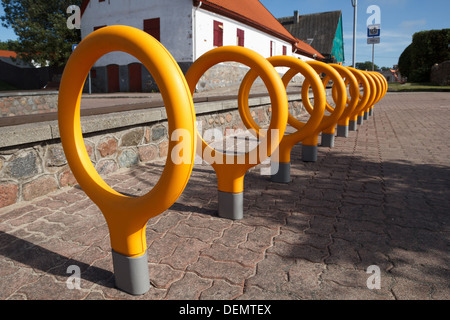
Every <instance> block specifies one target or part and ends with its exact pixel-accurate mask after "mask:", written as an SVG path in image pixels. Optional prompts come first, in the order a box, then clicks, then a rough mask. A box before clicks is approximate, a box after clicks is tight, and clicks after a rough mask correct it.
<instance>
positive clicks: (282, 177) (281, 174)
mask: <svg viewBox="0 0 450 320" xmlns="http://www.w3.org/2000/svg"><path fill="white" fill-rule="evenodd" d="M270 167H271V173H272V175H271V177H270V180H271V181H273V182H278V183H289V182H291V163H290V162H289V163H283V162H273V161H272V162H271V163H270Z"/></svg>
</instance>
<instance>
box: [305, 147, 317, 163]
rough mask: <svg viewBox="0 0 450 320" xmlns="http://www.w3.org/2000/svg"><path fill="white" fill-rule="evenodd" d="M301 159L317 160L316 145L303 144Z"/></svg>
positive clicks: (307, 160)
mask: <svg viewBox="0 0 450 320" xmlns="http://www.w3.org/2000/svg"><path fill="white" fill-rule="evenodd" d="M302 160H303V161H305V162H316V161H317V145H315V146H305V145H302Z"/></svg>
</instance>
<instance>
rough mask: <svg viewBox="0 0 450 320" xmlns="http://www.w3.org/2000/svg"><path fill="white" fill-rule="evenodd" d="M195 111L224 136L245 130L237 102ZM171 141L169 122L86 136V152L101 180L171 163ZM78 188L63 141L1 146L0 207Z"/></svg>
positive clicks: (265, 113)
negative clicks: (139, 167)
mask: <svg viewBox="0 0 450 320" xmlns="http://www.w3.org/2000/svg"><path fill="white" fill-rule="evenodd" d="M260 101H262V102H263V104H257V105H254V104H253V105H252V104H251V106H252V107H251V113H252V115H253V117H254V119H255V121H256V122H257V123H259V125H260V126H261V127H264V126H267V125H268V124H269V122H270V113H271V107H270V104H268V103H269V102H270V101H269V99H268V98H267V99H264V98H262V99H260ZM226 105H228V107H226ZM196 109H197V121H199V122H201V125H202V129H203V130H208V129H211V128H220V130H222V132H223V134H225V130H227V129H244V127H243V123H242V121H241V118H240V115H239V111H238V110H237V109H236V107H235V104H233V103H230V102H228V104H227V103H226V102H224V103H223V104H221V107H220V108H219V107H218V103H217V102H214V103H204V104H200V105H198V106H197V105H196ZM214 109H215V110H216V111H211V110H214ZM202 110H203V111H202ZM162 111H164V108H162ZM290 112H291V113H292V114H293V115H296V116H300V115H302V114H304V112H305V111H304V109H303V105H302V103H301V102H300V101H299V100H294V101H290ZM109 116H110V115H109ZM105 117H106V116H105ZM109 121H110V119H109V118H108V122H109ZM96 122H97V121H96ZM82 125H83V118H82ZM98 126H99V127H101V121H98ZM168 138H169V137H168V125H167V121H166V120H164V119H161V120H158V121H154V122H148V123H143V124H142V123H141V124H136V125H128V126H126V127H122V128H117V129H111V128H107V129H105V130H100V131H97V132H90V133H87V134H84V142H85V145H86V150H87V152H88V154H89V156H90V159H91V161H92V163H93V164H94V166H95V168H96V170H97V172H99V174H100V175H101V176H102V177H106V176H107V175H108V174H110V173H112V172H115V171H117V170H119V169H122V168H129V167H132V166H136V165H139V164H143V163H146V162H150V161H155V160H164V159H166V157H167V151H168ZM76 184H77V182H76V180H75V178H74V176H73V174H72V172H71V171H70V168H69V166H68V164H67V160H66V157H65V155H64V151H63V148H62V145H61V143H60V140H59V139H51V140H45V141H40V142H35V143H28V144H22V145H19V146H9V147H3V148H0V208H2V207H5V206H9V205H12V204H14V203H17V202H20V201H30V200H33V199H35V198H37V197H40V196H44V195H46V194H48V193H50V192H52V191H55V190H57V189H60V188H64V187H66V186H73V185H76Z"/></svg>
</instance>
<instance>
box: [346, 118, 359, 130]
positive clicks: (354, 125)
mask: <svg viewBox="0 0 450 320" xmlns="http://www.w3.org/2000/svg"><path fill="white" fill-rule="evenodd" d="M357 128H358V126H357V123H356V121H353V120H350V121H349V122H348V130H350V131H356V130H357Z"/></svg>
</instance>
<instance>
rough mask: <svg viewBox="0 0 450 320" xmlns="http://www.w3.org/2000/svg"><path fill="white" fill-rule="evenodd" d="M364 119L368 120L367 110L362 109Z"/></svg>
mask: <svg viewBox="0 0 450 320" xmlns="http://www.w3.org/2000/svg"><path fill="white" fill-rule="evenodd" d="M364 120H369V112H367V111H364Z"/></svg>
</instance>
